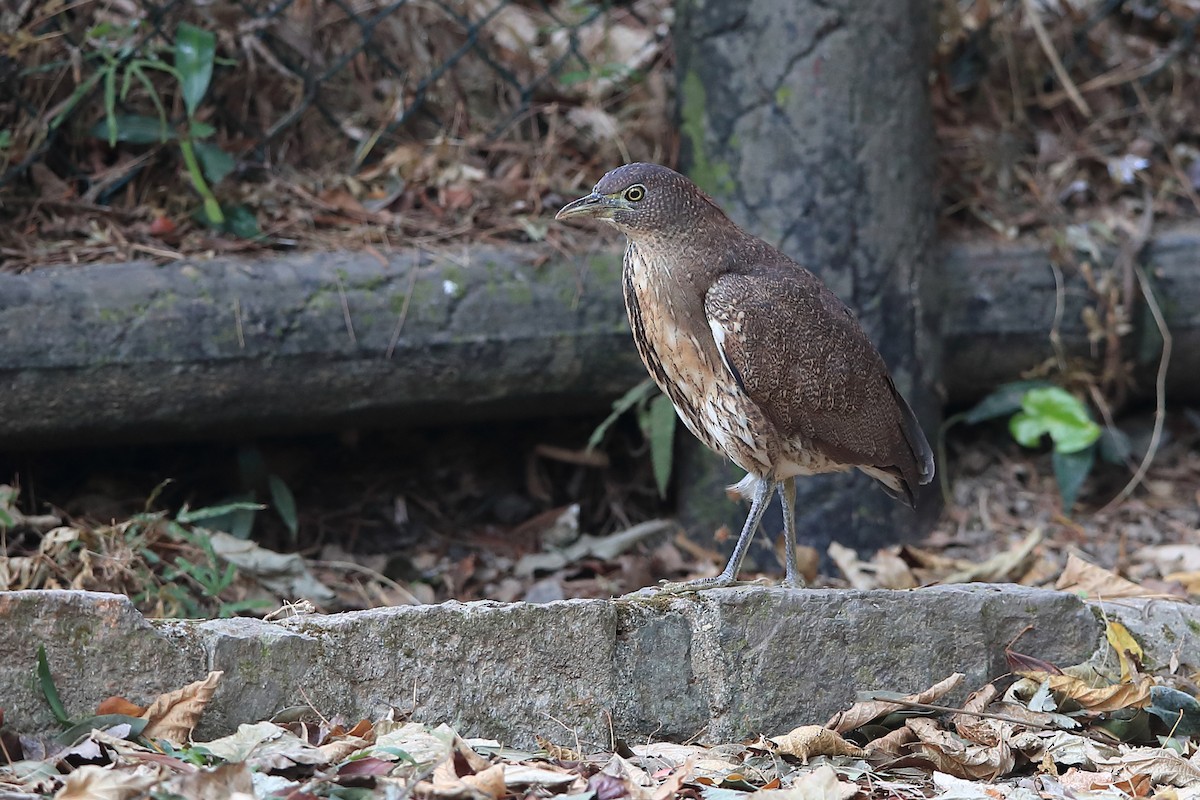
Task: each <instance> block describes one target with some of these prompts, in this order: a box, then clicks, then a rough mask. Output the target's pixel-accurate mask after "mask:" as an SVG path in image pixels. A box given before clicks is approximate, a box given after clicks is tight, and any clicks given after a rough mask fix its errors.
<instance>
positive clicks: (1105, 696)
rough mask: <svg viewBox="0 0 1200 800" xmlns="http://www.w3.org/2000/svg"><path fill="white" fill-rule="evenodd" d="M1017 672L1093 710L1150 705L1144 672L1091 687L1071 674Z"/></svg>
mask: <svg viewBox="0 0 1200 800" xmlns="http://www.w3.org/2000/svg"><path fill="white" fill-rule="evenodd" d="M1017 674H1018V675H1021V676H1022V677H1024V678H1029V679H1030V680H1031V681H1035V682H1037V683H1045V684H1047V685H1048V686H1049V687H1050V691H1052V692H1054V693H1055V694H1058V695H1061V696H1062V697H1064V698H1069V699H1071V700H1074V701H1075V702H1076V703H1078V704H1079V705H1080V706H1081V707H1082V708H1084V709H1086V710H1088V711H1092V712H1095V713H1097V714H1100V713H1104V712H1106V711H1119V710H1121V709H1123V708H1145V707H1146V706H1148V705H1150V689H1151V688H1153V686H1154V681H1153V680H1151V679H1150V678H1149V677H1148V676H1145V675H1139V676H1137V679H1136V680H1135V681H1133V682H1131V683H1114V684H1111V685H1109V686H1098V687H1093V686H1089V685H1088V684H1087V683H1086V682H1085V681H1083V680H1081V679H1079V678H1076V677H1074V676H1072V675H1051V674H1049V673H1046V672H1019V673H1017Z"/></svg>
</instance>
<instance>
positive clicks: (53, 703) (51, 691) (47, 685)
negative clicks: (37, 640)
mask: <svg viewBox="0 0 1200 800" xmlns="http://www.w3.org/2000/svg"><path fill="white" fill-rule="evenodd" d="M37 679H38V685H39V686H41V688H42V695H43V696H45V698H46V704H47V705H49V706H50V713H51V714H53V715H54V718H55V719H56V720H58V722H59V724H60V725H62V726H63V727H64V728H66V727H70V725H71V717H70V715H68V714H67V710H66V709H65V708H63V704H62V699H61V698H59V696H58V689H57V688H56V687H55V685H54V676H52V675H51V674H50V662H49V661H47V660H46V646H45V645H43V644H39V645H38V651H37Z"/></svg>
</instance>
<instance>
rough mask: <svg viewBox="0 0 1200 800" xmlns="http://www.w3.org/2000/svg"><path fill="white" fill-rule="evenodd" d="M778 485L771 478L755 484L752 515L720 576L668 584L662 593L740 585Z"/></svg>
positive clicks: (748, 517) (759, 480) (664, 586)
mask: <svg viewBox="0 0 1200 800" xmlns="http://www.w3.org/2000/svg"><path fill="white" fill-rule="evenodd" d="M776 485H777V484H776V483H775V481H774V480H773V479H771V478H759V479H758V481H757V482H756V483H755V484H754V499H753V501H752V502H751V503H750V514H749V516H747V517H746V524H745V525H744V526H742V534H741V536H739V537H738V540H737V544H736V545H734V546H733V555H731V556H729V563H728V564H726V565H725V569H724V570H722V571H721V574H720V575H717V576H715V577H712V578H698V579H696V580H694V581H684V582H682V583H666V584H663V586H662V591H664V592H668V593H671V594H677V593H681V592H695V591H698V590H700V589H719V588H721V587H723V586H736V585H738V583H739V581H738V579H737V575H738V572H739V571H741V569H742V562H743V561H745V560H746V552H747V551H748V550H749V549H750V542H751V541H753V540H754V533H755V531H757V530H758V524H759V523H760V522H761V521H762V517H763V512H765V511H766V510H767V506H768V505H769V504H770V502H771V495H772V494H773V493H774V491H775V486H776Z"/></svg>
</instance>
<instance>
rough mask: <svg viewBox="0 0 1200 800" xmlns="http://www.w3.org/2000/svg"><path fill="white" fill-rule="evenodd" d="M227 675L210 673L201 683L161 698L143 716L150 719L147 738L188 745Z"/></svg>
mask: <svg viewBox="0 0 1200 800" xmlns="http://www.w3.org/2000/svg"><path fill="white" fill-rule="evenodd" d="M224 674H225V673H223V672H221V671H220V670H217V671H214V672H210V673H208V677H206V678H205V679H204V680H202V681H196V682H195V683H190V684H188V685H187V686H184V687H183V688H182V689H176V690H175V691H173V692H167V693H166V694H164V695H160V696H159V697H158V699H156V700H155V701H154V702H153V703H151V704H150V707H149V708H147V709H146V711H145V712H144V713H143V714H142V719H146V720H149V722H147V723H146V728H145V730H143V731H142V735H143V736H145V737H146V738H147V739H166V740H167V741H168V742H171V743H172V744H177V745H178V744H185V743H186V742H187V741H188V740H189V739H190V738H191V735H192V730H193V729H194V728H195V727H196V723H197V722H199V721H200V715H201V714H203V713H204V707H205V706H207V705H208V701H209V700H211V699H212V696H213V692H215V691H216V690H217V684H218V683H220V682H221V676H222V675H224Z"/></svg>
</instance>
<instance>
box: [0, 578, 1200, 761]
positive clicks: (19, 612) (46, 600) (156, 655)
mask: <svg viewBox="0 0 1200 800" xmlns="http://www.w3.org/2000/svg"><path fill="white" fill-rule="evenodd" d="M1102 610H1103V614H1106V615H1108V616H1109V617H1110V618H1116V619H1120V620H1121V621H1122V622H1123V623H1125V624H1126V625H1127V626H1128V627H1129V628H1130V630H1131V631H1132V632H1133V633H1134V635H1135V636H1137V637H1138V638H1139V640H1141V641H1142V643H1143V645H1144V646H1145V647H1146V649H1147V658H1148V660H1149V661H1150V662H1151V663H1154V662H1157V663H1166V662H1167V660H1168V659H1169V658H1170V657H1171V654H1172V652H1174V653H1175V654H1176V655H1177V657H1178V658H1179V659H1180V660H1181V661H1183V662H1184V663H1190V664H1200V636H1198V635H1197V633H1196V631H1197V630H1200V610H1198V609H1196V608H1195V607H1192V606H1187V605H1180V604H1175V603H1166V602H1163V601H1124V602H1121V603H1119V604H1105V605H1104V606H1103V609H1102ZM1026 628H1029V630H1026ZM1023 631H1024V633H1023V634H1022V632H1023ZM1018 636H1019V641H1018V642H1017V644H1016V647H1015V649H1017V650H1018V651H1019V652H1022V653H1027V654H1030V655H1034V656H1037V657H1039V658H1042V659H1046V660H1048V661H1050V662H1052V663H1056V664H1060V665H1068V664H1074V663H1079V662H1082V661H1085V660H1087V659H1089V658H1091V657H1093V656H1095V657H1105V656H1107V653H1106V652H1104V651H1102V650H1101V649H1100V648H1106V647H1107V646H1106V645H1105V643H1104V624H1103V619H1102V615H1101V609H1099V608H1097V607H1093V606H1089V605H1086V604H1084V603H1083V602H1082V601H1080V600H1079V598H1077V597H1075V596H1073V595H1070V594H1065V593H1061V592H1054V591H1049V590H1041V589H1028V588H1024V587H1017V586H983V585H980V586H951V587H938V588H930V589H919V590H914V591H909V592H892V591H870V592H858V591H833V590H804V591H789V590H783V589H776V588H760V587H746V588H737V589H723V590H716V591H710V592H703V593H701V594H699V595H697V596H694V597H661V596H653V597H649V598H631V599H620V600H614V601H601V600H569V601H564V602H558V603H549V604H546V605H530V604H522V603H516V604H499V603H491V602H475V603H446V604H443V605H439V606H419V607H399V608H383V609H374V610H370V611H361V612H353V613H346V614H333V615H328V616H321V615H318V616H311V617H301V618H297V619H293V620H289V621H286V622H283V623H278V624H276V623H267V622H262V621H261V620H254V619H232V620H211V621H147V620H146V619H144V618H143V617H142V616H141V615H140V614H139V613H138V612H137V611H136V610H135V609H134V608H133V606H132V604H131V603H130V602H129V600H128V599H127V598H125V597H123V596H120V595H110V594H100V593H90V592H68V591H43V592H37V591H22V592H8V593H5V594H0V697H3V698H4V701H3V702H4V707H5V724H6V725H7V726H9V727H10V728H14V729H16V730H19V731H35V730H43V731H45V730H52V729H53V728H54V722H53V719H52V717H51V715H50V713H49V710H48V708H47V706H46V704H45V701H44V700H43V698H42V697H41V694H40V690H39V689H38V686H37V682H36V680H35V679H34V667H35V664H36V653H37V648H38V645H39V644H44V645H45V646H46V651H47V655H48V658H49V663H50V666H51V671H52V673H53V676H54V679H55V682H56V685H57V686H58V689H59V693H60V695H61V696H62V698H63V701H64V703H65V705H66V707H67V710H68V712H69V713H70V714H72V715H75V716H80V717H82V716H85V715H87V714H88V713H91V712H92V710H94V709H95V707H96V704H97V703H98V702H99V701H101V700H102V699H104V698H105V697H108V696H110V695H113V694H120V695H123V696H126V697H128V698H129V699H131V700H133V701H134V702H148V701H149V700H151V699H152V698H153V697H154V696H156V695H157V694H158V693H161V692H163V691H168V690H170V689H174V688H178V687H179V686H182V685H184V684H186V683H188V682H191V681H194V680H198V679H200V678H202V677H203V676H204V675H205V674H206V673H207V672H208V671H209V670H214V669H219V670H224V671H225V676H224V679H223V680H222V682H221V685H220V688H219V689H218V691H217V693H216V696H215V697H214V699H213V701H212V703H211V705H210V706H209V708H208V710H207V712H206V713H205V716H204V719H203V721H202V723H201V726H200V728H199V729H198V730H197V736H198V737H199V738H204V737H207V736H214V735H221V734H224V733H227V732H229V731H232V730H233V729H235V728H236V726H237V725H238V724H239V723H242V722H252V721H257V720H260V719H264V718H269V717H270V716H272V715H273V714H275V713H276V712H278V711H280V710H281V709H283V708H286V707H290V706H296V705H308V704H310V703H311V704H312V705H313V706H315V707H316V708H317V709H319V710H320V711H321V713H322V714H324V715H326V716H333V715H342V716H343V717H345V718H347V719H351V720H354V719H358V718H360V717H368V718H375V717H378V716H380V715H381V714H383V713H386V711H387V710H388V709H389V708H396V709H398V710H399V711H401V712H403V713H405V714H411V715H412V716H413V717H414V718H416V719H419V720H423V721H429V722H448V723H450V724H451V725H453V726H455V727H456V728H457V729H458V730H459V731H460V732H461V733H463V734H469V735H478V736H489V737H495V738H498V739H501V740H502V741H505V742H507V743H510V744H514V745H519V746H520V745H529V744H532V742H533V739H534V737H535V736H536V735H543V736H549V737H551V738H554V737H555V736H556V735H557V736H558V737H559V738H564V737H565V738H564V741H566V739H568V738H569V739H571V740H573V739H574V737H575V736H578V737H579V739H580V741H581V742H583V743H585V744H591V745H596V746H607V743H608V742H609V741H610V733H611V734H615V735H616V736H618V737H622V738H626V739H628V740H630V741H637V740H644V739H645V738H647V737H651V738H654V739H665V740H683V739H688V738H692V737H695V736H700V737H702V738H704V739H706V740H709V741H719V740H734V739H738V738H741V737H745V736H748V735H753V734H756V733H762V732H765V733H778V732H783V731H786V730H789V729H790V728H791V727H793V726H795V725H799V724H808V723H819V722H823V721H824V720H825V719H827V718H828V717H829V716H830V715H832V714H833V713H834V712H836V711H838V710H840V709H842V708H845V707H846V706H847V705H848V704H849V703H850V702H852V701H853V699H854V696H855V694H856V693H857V692H861V691H870V690H877V689H887V690H895V691H916V690H919V689H922V688H924V687H926V686H928V685H929V684H931V683H934V682H935V681H938V680H940V679H942V678H944V677H946V676H947V675H949V674H951V673H953V672H965V673H966V675H967V680H966V682H965V684H964V693H965V691H969V690H970V689H973V688H975V687H977V686H978V685H980V684H981V683H983V682H984V681H987V680H990V679H992V678H995V677H998V676H1000V675H1003V674H1004V673H1006V672H1008V667H1007V665H1006V662H1005V659H1004V648H1005V647H1006V646H1008V645H1010V643H1012V642H1013V640H1014V639H1017V638H1018ZM563 726H566V729H569V730H570V733H569V734H568V733H567V732H566V730H565V729H564V727H563Z"/></svg>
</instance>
